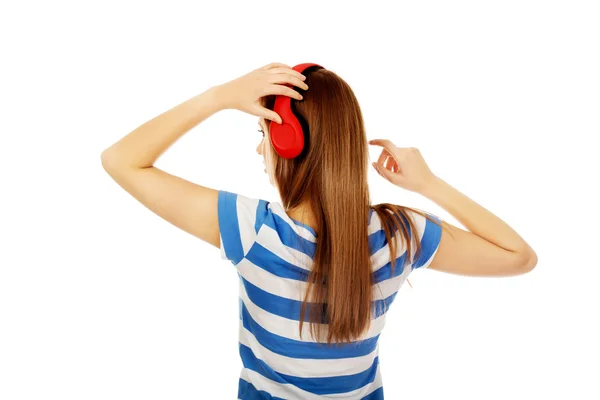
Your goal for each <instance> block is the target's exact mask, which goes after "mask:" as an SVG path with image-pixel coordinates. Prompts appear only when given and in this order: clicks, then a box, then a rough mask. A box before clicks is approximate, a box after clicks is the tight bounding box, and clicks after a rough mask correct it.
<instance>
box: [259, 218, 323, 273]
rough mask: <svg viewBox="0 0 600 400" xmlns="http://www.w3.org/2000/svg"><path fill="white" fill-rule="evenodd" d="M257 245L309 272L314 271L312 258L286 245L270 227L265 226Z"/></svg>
mask: <svg viewBox="0 0 600 400" xmlns="http://www.w3.org/2000/svg"><path fill="white" fill-rule="evenodd" d="M298 233H300V232H298ZM256 243H258V244H260V245H261V246H263V247H264V248H265V249H267V250H269V251H270V252H272V253H273V254H276V255H277V256H278V257H279V258H281V259H282V260H284V261H286V262H288V263H290V264H293V265H296V266H298V267H300V268H302V269H305V270H306V271H307V272H310V270H311V269H312V264H313V259H312V257H310V256H309V255H308V254H305V253H303V252H301V251H298V250H296V249H294V248H292V247H289V246H286V245H284V244H283V243H282V242H281V239H280V238H279V233H278V232H277V231H276V230H275V229H273V228H271V227H270V226H267V225H264V226H263V229H261V231H260V235H259V236H258V237H257V238H256Z"/></svg>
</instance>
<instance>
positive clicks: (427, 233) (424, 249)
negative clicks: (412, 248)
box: [412, 214, 442, 270]
mask: <svg viewBox="0 0 600 400" xmlns="http://www.w3.org/2000/svg"><path fill="white" fill-rule="evenodd" d="M429 216H431V217H432V218H433V219H435V220H436V221H438V222H440V219H439V218H438V217H436V216H435V215H432V214H429ZM441 238H442V227H441V226H440V225H437V224H436V223H434V222H431V221H429V220H428V219H426V224H425V230H424V232H423V237H422V238H421V252H420V253H419V256H418V257H417V259H416V260H415V262H414V263H413V266H412V268H413V270H414V269H416V268H420V267H422V266H423V265H424V264H425V263H426V262H427V261H428V260H429V259H430V258H431V256H432V255H433V253H434V251H435V250H436V249H437V247H438V245H439V244H440V239H441Z"/></svg>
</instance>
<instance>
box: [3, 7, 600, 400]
mask: <svg viewBox="0 0 600 400" xmlns="http://www.w3.org/2000/svg"><path fill="white" fill-rule="evenodd" d="M594 3H595V2H592V1H573V0H570V1H530V0H527V1H525V0H519V1H502V2H499V1H495V2H489V1H452V2H449V1H420V2H387V3H386V2H373V3H369V5H367V3H365V2H360V3H352V2H343V3H341V2H340V3H335V2H326V1H318V2H313V1H302V2H283V1H252V2H246V1H219V2H201V1H195V2H189V3H175V2H169V3H168V4H167V2H161V3H156V2H124V1H118V2H116V1H112V2H109V1H103V2H96V3H91V2H71V3H68V2H64V1H61V2H36V3H34V2H18V5H16V4H17V2H10V3H9V2H7V3H3V5H2V6H1V8H0V41H1V49H2V53H1V54H2V56H1V57H2V62H1V63H0V68H1V74H0V80H1V87H0V102H1V104H0V105H1V111H0V118H1V119H0V123H1V126H0V128H1V129H0V132H1V134H2V146H1V147H0V149H1V152H2V156H1V157H0V167H1V168H0V171H1V174H2V189H1V190H2V193H3V194H2V196H1V200H0V201H1V202H2V207H1V211H0V212H1V213H2V215H1V217H2V219H1V224H0V226H1V228H2V245H1V248H2V251H1V253H0V254H1V256H2V258H1V260H0V262H1V268H0V398H1V399H3V400H17V399H36V400H38V399H50V398H60V399H63V400H67V399H77V400H79V399H115V400H116V399H181V400H183V399H207V398H211V399H226V400H229V399H234V398H236V395H237V383H238V375H239V372H240V369H241V361H240V359H239V355H238V347H237V334H238V329H237V326H238V298H237V295H238V277H237V274H236V272H235V269H234V267H233V266H232V265H231V264H230V263H229V262H227V261H222V260H221V259H220V257H219V250H218V249H217V248H215V247H213V246H211V245H209V244H207V243H204V242H202V241H200V240H199V239H196V238H194V237H193V236H191V235H189V234H187V233H185V232H183V231H180V230H178V229H177V228H175V227H174V226H172V225H170V224H169V223H167V222H165V221H164V220H162V219H160V218H159V217H157V216H156V215H154V214H153V213H152V212H150V211H149V210H148V209H146V208H145V207H144V206H142V205H141V204H140V203H138V202H136V200H135V199H133V198H132V197H131V196H130V195H129V194H127V193H126V192H125V191H124V190H123V189H121V188H120V187H119V186H118V185H117V184H116V183H115V182H114V181H113V180H112V179H111V178H110V176H109V175H108V174H107V173H106V172H105V171H104V170H103V168H102V165H101V162H100V154H101V152H102V150H104V149H105V148H106V147H108V146H110V145H111V144H112V143H114V142H115V141H117V140H119V139H120V138H121V137H123V136H124V135H126V134H127V133H129V132H130V131H132V130H133V129H135V128H136V127H138V126H139V125H141V124H142V123H144V122H146V121H147V120H149V119H151V118H153V117H154V116H156V115H158V114H160V113H162V112H164V111H166V110H168V109H170V108H172V107H174V106H176V105H177V104H179V103H181V102H183V101H185V100H187V99H188V98H190V97H192V96H194V95H196V94H198V93H200V92H202V91H204V90H206V89H208V88H209V87H211V86H214V85H217V84H220V83H224V82H226V81H228V80H231V79H234V78H237V77H238V76H241V75H243V74H245V73H247V72H250V71H251V70H253V69H255V68H258V67H261V66H263V65H265V64H268V63H270V62H283V63H286V64H288V65H295V64H298V63H302V62H316V63H319V64H321V65H323V66H325V67H327V68H328V69H330V70H332V71H334V72H336V73H338V74H339V75H340V76H341V77H342V78H343V79H345V80H346V81H347V82H348V83H349V84H350V85H351V87H352V88H353V90H354V91H355V94H356V96H357V98H358V99H359V101H360V104H361V107H362V111H363V115H364V118H365V124H366V129H367V136H368V138H369V139H373V138H388V139H390V140H392V141H393V142H394V143H396V145H398V146H403V147H407V146H414V147H418V148H419V149H420V150H421V152H422V154H423V155H424V157H425V159H426V161H427V162H428V164H429V166H430V168H431V169H432V171H434V172H435V173H436V174H437V175H439V176H440V177H442V178H443V179H444V180H446V181H447V182H449V183H450V184H452V185H453V186H455V187H456V188H457V189H459V190H460V191H462V192H463V193H465V194H467V195H468V196H469V197H471V198H472V199H474V200H475V201H477V202H478V203H480V204H482V205H483V206H484V207H486V208H487V209H489V210H491V211H492V212H494V213H495V214H496V215H497V216H499V217H500V218H502V219H503V220H505V221H506V222H507V223H508V224H509V225H511V226H512V227H513V228H514V229H515V230H516V231H517V232H518V233H519V234H521V236H523V238H525V240H527V241H528V242H529V243H530V244H531V246H532V247H533V248H534V249H535V250H536V252H537V254H538V259H539V260H538V265H537V267H536V269H535V270H534V271H532V272H531V273H529V274H526V275H522V276H517V277H511V278H472V277H461V276H456V275H450V274H445V273H440V272H437V271H433V270H423V271H419V272H417V273H415V274H413V275H412V276H411V278H410V281H411V283H412V284H413V288H411V287H410V286H408V285H405V286H403V287H402V289H401V290H400V292H399V294H398V297H397V298H396V301H395V303H394V305H393V306H392V309H391V311H390V314H389V315H388V322H387V325H386V329H385V330H384V331H383V334H382V336H381V342H380V361H381V366H382V373H383V380H384V393H385V396H386V399H411V400H417V399H459V398H460V399H462V400H466V399H478V400H479V399H534V398H536V399H543V398H549V397H552V398H560V399H567V398H569V399H598V398H600V389H599V387H598V382H597V378H598V372H599V369H600V366H599V361H598V359H599V356H600V351H599V345H598V338H599V337H600V330H599V329H598V327H597V323H598V322H599V312H598V309H597V306H598V304H600V301H599V300H600V295H599V294H598V289H597V286H598V279H599V278H600V274H599V272H598V271H599V267H600V263H599V262H598V258H597V256H596V250H597V248H598V246H597V243H596V239H597V237H598V222H600V221H599V218H598V211H597V210H598V204H599V198H598V195H597V189H598V177H597V175H598V172H599V167H598V162H597V159H596V158H595V157H597V153H598V147H597V146H596V145H595V144H594V143H598V140H597V139H598V135H599V133H600V118H599V111H600V97H599V93H600V74H599V73H598V71H600V60H599V51H598V50H599V48H600V39H599V38H600V29H599V25H598V20H599V18H600V14H599V12H598V9H597V8H595V7H596V6H597V4H594ZM256 120H257V117H254V116H250V115H247V114H243V113H241V112H239V111H234V110H227V111H222V112H219V113H217V114H216V115H214V116H212V117H210V118H209V119H208V120H206V121H205V122H203V123H202V124H201V125H199V126H197V127H196V128H194V129H193V130H191V131H190V132H189V133H188V134H187V135H186V136H184V137H183V138H182V139H181V140H180V141H179V142H177V143H176V144H175V145H174V146H173V147H172V148H171V149H169V150H167V152H166V153H165V154H164V155H163V156H162V157H161V158H160V159H159V161H158V162H157V163H156V165H157V166H158V167H160V168H162V169H164V170H166V171H168V172H170V173H173V174H176V175H179V176H182V177H184V178H186V179H189V180H191V181H193V182H196V183H199V184H202V185H204V186H208V187H211V188H215V189H224V190H229V191H234V192H237V193H241V194H244V195H246V196H250V197H260V198H263V199H267V200H269V201H279V200H280V199H279V197H278V193H277V192H276V191H275V189H274V188H273V187H271V186H270V185H269V183H268V179H267V176H266V175H265V174H264V172H263V166H262V158H261V157H260V156H259V155H258V154H257V153H256V151H255V148H256V146H257V145H258V143H259V141H260V135H261V134H260V133H258V132H257V129H258V126H257V125H256ZM379 151H380V149H379V148H377V147H372V152H371V159H372V160H376V158H377V156H378V155H379ZM369 174H370V185H371V193H372V199H373V202H374V203H381V202H394V203H397V204H403V205H409V206H413V207H419V208H422V209H425V210H427V211H430V212H432V213H434V214H437V215H438V216H440V217H442V218H444V219H445V220H447V221H448V222H451V223H455V224H456V221H455V220H454V219H453V217H452V216H451V215H449V214H448V213H446V212H445V211H444V210H443V209H441V208H440V207H439V206H437V205H436V204H434V203H431V202H429V201H428V200H427V199H424V198H422V197H420V196H418V195H416V194H414V193H411V192H406V191H404V190H402V189H399V188H396V187H392V186H391V184H389V183H388V182H387V181H385V180H383V178H381V177H380V176H379V175H377V173H376V172H375V171H374V170H370V172H369Z"/></svg>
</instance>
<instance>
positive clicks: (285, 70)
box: [269, 67, 306, 81]
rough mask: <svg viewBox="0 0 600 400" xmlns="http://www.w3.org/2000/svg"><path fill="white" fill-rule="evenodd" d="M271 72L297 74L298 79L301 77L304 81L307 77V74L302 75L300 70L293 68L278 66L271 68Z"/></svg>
mask: <svg viewBox="0 0 600 400" xmlns="http://www.w3.org/2000/svg"><path fill="white" fill-rule="evenodd" d="M269 73H272V74H291V75H294V76H296V77H297V78H298V79H300V80H302V81H303V80H305V79H306V75H302V74H301V73H300V72H298V71H296V70H295V69H293V68H284V67H277V68H273V69H270V70H269Z"/></svg>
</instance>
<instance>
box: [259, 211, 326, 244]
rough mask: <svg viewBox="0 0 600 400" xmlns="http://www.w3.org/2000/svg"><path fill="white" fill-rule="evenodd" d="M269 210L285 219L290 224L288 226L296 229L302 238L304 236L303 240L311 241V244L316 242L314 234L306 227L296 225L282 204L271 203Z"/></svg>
mask: <svg viewBox="0 0 600 400" xmlns="http://www.w3.org/2000/svg"><path fill="white" fill-rule="evenodd" d="M269 208H270V209H271V211H272V212H273V214H277V215H278V216H279V217H280V218H281V219H283V220H284V221H285V222H287V223H288V225H290V226H292V227H294V228H295V230H296V231H298V234H299V235H300V236H302V237H303V238H305V239H307V240H310V241H311V242H315V241H316V239H317V238H316V237H315V235H313V234H312V232H311V231H310V230H308V229H306V228H305V227H303V226H301V225H298V224H296V223H295V222H294V221H293V220H292V219H291V218H290V216H289V215H287V214H286V212H285V210H284V208H283V205H281V204H280V203H276V202H273V203H269Z"/></svg>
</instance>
